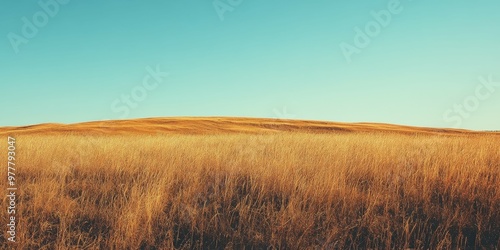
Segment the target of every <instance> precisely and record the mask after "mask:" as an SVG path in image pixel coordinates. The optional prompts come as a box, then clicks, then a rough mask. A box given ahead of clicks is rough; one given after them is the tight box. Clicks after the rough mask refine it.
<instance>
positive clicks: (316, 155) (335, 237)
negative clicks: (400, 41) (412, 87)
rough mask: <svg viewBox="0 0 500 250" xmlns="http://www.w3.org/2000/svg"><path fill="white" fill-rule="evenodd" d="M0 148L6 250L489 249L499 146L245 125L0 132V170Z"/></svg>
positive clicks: (451, 137) (246, 121)
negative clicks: (14, 193) (11, 178)
mask: <svg viewBox="0 0 500 250" xmlns="http://www.w3.org/2000/svg"><path fill="white" fill-rule="evenodd" d="M8 136H14V137H15V138H16V141H17V143H16V145H17V149H16V162H17V165H16V167H17V168H16V181H17V185H18V187H19V190H18V203H17V213H16V214H17V217H16V218H18V225H17V243H15V244H16V245H13V244H10V245H8V244H7V240H6V237H5V231H6V230H7V229H6V228H7V227H6V226H3V228H2V230H1V237H0V243H1V245H2V246H3V248H4V249H8V248H14V247H17V248H18V249H367V248H373V249H405V248H415V249H456V248H460V249H474V248H478V249H495V248H497V249H498V248H499V247H500V184H499V183H500V150H499V149H500V147H499V145H500V133H493V132H473V131H466V130H444V129H430V128H414V127H405V126H396V125H387V124H369V123H358V124H346V123H328V122H314V121H291V120H273V119H250V118H165V119H140V120H129V121H109V122H90V123H82V124H74V125H61V124H45V125H35V126H26V127H3V128H0V139H1V141H0V143H1V144H0V149H1V150H0V160H1V161H2V166H4V165H5V163H6V162H7V149H6V147H7V137H8ZM6 171H7V170H6V167H2V170H1V172H0V173H1V174H2V177H1V178H4V179H5V178H6V176H7V173H6ZM0 183H1V186H0V188H1V189H2V190H6V189H7V183H6V182H5V181H2V182H0ZM4 192H5V193H7V191H4ZM2 197H3V199H1V204H0V207H1V210H2V211H3V212H2V225H6V224H7V213H6V212H7V210H6V208H7V206H8V199H7V197H6V196H5V195H3V196H2Z"/></svg>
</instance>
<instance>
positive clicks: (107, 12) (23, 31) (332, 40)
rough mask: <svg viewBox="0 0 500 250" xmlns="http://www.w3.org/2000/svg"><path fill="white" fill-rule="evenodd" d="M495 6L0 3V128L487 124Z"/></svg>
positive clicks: (499, 4)
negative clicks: (196, 121)
mask: <svg viewBox="0 0 500 250" xmlns="http://www.w3.org/2000/svg"><path fill="white" fill-rule="evenodd" d="M66 2H67V3H66ZM216 7H217V8H216ZM224 11H225V12H224ZM372 11H375V13H377V15H375V16H374V15H373V13H372ZM499 11H500V1H498V0H485V1H476V2H473V1H451V0H446V1H430V0H412V1H411V0H401V1H399V3H398V2H397V1H395V0H383V1H382V0H376V1H331V0H317V1H290V0H288V1H285V0H275V1H267V0H243V1H241V3H239V2H238V1H237V0H220V2H215V6H214V2H212V0H208V1H194V0H172V1H165V0H161V1H160V0H149V1H137V0H136V1H117V0H110V1H97V0H86V1H78V0H64V1H63V0H59V2H57V1H56V0H41V1H38V2H37V1H2V2H1V3H0V34H2V35H3V36H2V37H3V38H2V39H0V87H1V91H0V94H1V98H0V100H1V102H0V104H1V107H0V126H10V125H28V124H37V123H47V122H58V123H75V122H83V121H91V120H101V119H121V118H139V117H163V116H247V117H278V118H296V119H314V120H330V121H343V122H383V123H396V124H407V125H417V126H432V127H461V128H468V129H477V130H483V129H488V130H490V129H491V130H493V129H495V130H498V129H500V112H499V111H500V70H499V69H500V28H499V27H500V15H499V14H498V13H499ZM387 14H389V15H390V17H388V15H387ZM356 27H357V28H359V29H357V28H356ZM33 28H34V29H33ZM367 29H368V31H366V30H367ZM359 30H361V32H362V33H363V34H361V35H360V34H359V33H357V31H359ZM367 32H368V33H370V34H367ZM362 38H365V40H363V39H362ZM366 38H368V39H369V40H368V41H367V40H366ZM356 39H357V41H355V40H356ZM346 48H349V50H346ZM354 50H356V52H353V51H354ZM346 51H348V52H346ZM157 67H158V69H159V70H160V71H161V72H168V73H169V75H168V76H166V75H165V74H163V73H162V74H161V75H160V76H157V79H159V80H161V82H156V81H155V78H154V77H151V73H149V72H150V71H155V70H157V69H156V68H157ZM490 76H491V79H488V78H489V77H490ZM480 77H483V78H484V79H485V80H484V81H480V80H479V78H480ZM145 79H146V80H145ZM144 80H145V81H144ZM488 81H489V83H488ZM143 84H146V85H144V86H143ZM485 85H488V86H485ZM145 86H148V89H146V88H145ZM127 96H128V97H127ZM127 98H128V99H127ZM457 105H458V106H457Z"/></svg>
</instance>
